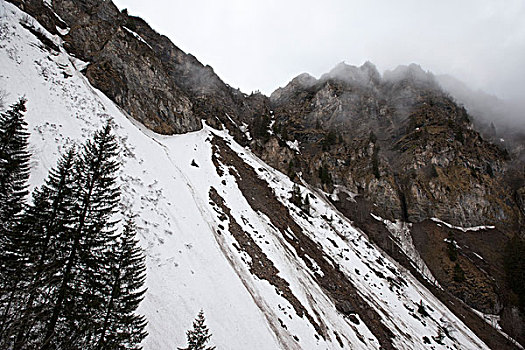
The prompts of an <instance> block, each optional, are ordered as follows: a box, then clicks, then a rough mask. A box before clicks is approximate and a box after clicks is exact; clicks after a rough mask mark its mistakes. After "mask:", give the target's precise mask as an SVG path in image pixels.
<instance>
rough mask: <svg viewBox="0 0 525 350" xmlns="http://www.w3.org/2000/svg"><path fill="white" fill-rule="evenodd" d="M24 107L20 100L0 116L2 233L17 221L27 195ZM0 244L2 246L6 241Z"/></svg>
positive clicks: (0, 218) (26, 134) (0, 216)
mask: <svg viewBox="0 0 525 350" xmlns="http://www.w3.org/2000/svg"><path fill="white" fill-rule="evenodd" d="M25 103H26V100H25V99H23V98H21V99H20V100H19V101H18V102H17V103H15V104H13V105H12V106H11V107H10V109H9V110H8V111H6V112H5V113H2V114H1V115H0V116H1V117H0V225H1V227H2V229H3V230H6V229H9V225H10V224H12V223H13V222H16V221H17V219H18V218H19V215H20V212H21V211H22V209H23V206H24V200H25V196H26V195H27V192H28V191H27V186H28V183H27V180H28V179H29V158H30V154H29V151H28V138H29V133H28V132H27V123H26V121H25V120H24V115H23V113H24V112H25V111H26V107H25ZM4 234H5V233H2V236H3V235H4ZM0 243H5V237H2V241H1V242H0Z"/></svg>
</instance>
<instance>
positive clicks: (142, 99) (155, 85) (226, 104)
mask: <svg viewBox="0 0 525 350" xmlns="http://www.w3.org/2000/svg"><path fill="white" fill-rule="evenodd" d="M11 2H13V3H14V4H15V5H17V6H19V7H20V8H22V9H23V10H25V11H26V12H28V13H29V14H31V15H33V16H34V17H36V18H37V19H38V20H39V21H40V22H41V23H42V24H43V25H44V26H45V27H46V29H48V30H49V31H50V32H51V33H54V34H57V35H60V36H61V37H62V39H63V40H64V45H63V46H64V48H65V49H66V50H67V51H68V52H69V53H71V54H73V55H74V56H76V57H77V58H79V59H81V60H83V61H85V62H87V63H88V65H87V67H86V69H85V74H86V77H87V78H88V79H89V81H90V83H91V84H92V85H93V86H95V87H96V88H98V89H100V90H101V91H102V92H103V93H104V94H106V95H107V96H108V97H109V98H111V99H112V100H113V101H114V102H115V103H116V104H117V105H119V106H120V107H122V108H123V109H124V110H125V111H126V112H128V113H129V114H130V115H131V116H132V117H133V118H135V119H136V120H138V121H140V122H141V123H143V124H144V125H146V126H147V127H148V128H150V129H152V130H153V131H156V132H158V133H161V134H174V133H185V132H189V131H194V130H198V129H200V128H201V127H202V122H201V120H202V119H205V120H207V121H208V122H209V123H210V124H212V125H214V126H216V127H221V126H222V125H225V126H226V127H228V129H230V130H231V131H232V132H233V133H234V134H235V135H236V136H237V137H238V138H239V139H240V141H244V142H246V140H243V138H244V134H243V133H242V132H240V131H239V126H240V125H241V124H242V122H241V121H244V120H249V119H251V118H252V117H253V116H254V115H256V114H257V113H258V111H259V110H265V107H264V106H265V105H267V98H266V97H264V96H262V95H251V96H248V95H245V94H243V93H242V92H240V91H239V90H236V89H233V88H231V87H230V86H228V85H227V84H225V83H224V82H223V81H222V80H221V79H220V78H219V77H218V76H217V75H216V74H215V72H214V71H213V69H212V68H211V67H209V66H204V65H203V64H201V63H200V62H199V61H198V60H197V59H196V58H195V57H194V56H192V55H190V54H186V53H184V52H183V51H182V50H180V49H179V48H178V47H176V46H175V45H174V44H173V43H172V42H171V41H170V40H169V39H168V38H167V37H165V36H163V35H160V34H158V33H157V32H155V31H154V30H153V29H152V28H151V27H150V26H149V25H148V24H147V23H146V22H145V21H144V20H142V19H140V18H138V17H133V16H130V15H128V13H127V11H123V12H120V11H119V10H118V8H117V7H116V6H115V5H114V4H113V3H112V2H110V1H101V0H86V1H73V0H55V1H53V2H52V3H51V4H52V5H51V6H52V7H49V6H48V5H47V4H46V3H44V2H43V1H42V0H28V1H21V0H11ZM57 27H58V28H61V30H60V31H59V30H57ZM61 33H66V34H63V35H62V34H61Z"/></svg>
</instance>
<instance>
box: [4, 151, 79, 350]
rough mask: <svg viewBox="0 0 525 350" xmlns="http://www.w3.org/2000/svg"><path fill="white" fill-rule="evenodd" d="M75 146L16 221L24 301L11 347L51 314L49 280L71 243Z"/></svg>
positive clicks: (31, 336) (24, 343)
mask: <svg viewBox="0 0 525 350" xmlns="http://www.w3.org/2000/svg"><path fill="white" fill-rule="evenodd" d="M76 155H77V154H76V151H75V149H74V148H72V149H70V150H68V151H67V152H66V153H65V154H64V155H63V156H62V157H61V158H60V159H59V161H58V164H57V167H56V168H55V169H52V170H51V171H50V173H49V175H48V178H47V180H46V182H45V183H44V185H42V187H41V188H39V189H36V190H35V192H34V193H33V201H32V203H31V204H30V205H29V206H28V208H27V210H26V212H25V215H24V216H23V218H22V220H21V224H20V225H19V227H18V229H17V231H18V237H17V239H16V240H15V244H16V249H17V250H18V252H19V255H20V256H24V257H25V259H24V261H25V263H24V265H23V270H24V271H26V274H25V286H24V288H25V289H26V294H27V302H25V303H24V306H23V312H22V318H21V319H20V325H21V326H20V327H19V329H18V330H17V336H16V343H15V346H14V348H15V349H21V348H23V347H25V348H27V347H28V346H29V345H30V344H32V342H33V341H35V339H36V338H37V337H38V334H39V333H41V329H39V325H41V324H42V323H43V322H45V320H49V318H50V307H49V306H50V305H53V302H54V300H53V296H55V295H56V286H54V285H53V283H52V281H53V280H54V278H55V276H59V275H60V273H61V270H62V269H63V266H64V263H65V258H66V256H65V254H64V252H65V251H67V249H68V247H70V246H71V244H72V239H71V237H72V235H71V230H72V227H73V217H72V215H71V213H72V210H73V208H74V206H75V204H76V201H77V198H76V196H75V193H74V188H75V184H76V176H75V172H74V165H75V160H76Z"/></svg>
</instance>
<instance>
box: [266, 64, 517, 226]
mask: <svg viewBox="0 0 525 350" xmlns="http://www.w3.org/2000/svg"><path fill="white" fill-rule="evenodd" d="M271 101H272V103H273V107H274V109H275V115H276V122H275V123H276V124H277V125H279V127H280V128H286V130H287V137H288V138H289V139H297V140H298V141H299V143H300V144H301V146H302V148H301V155H300V156H299V157H298V158H300V159H299V161H296V162H295V163H296V164H305V166H303V167H302V168H301V169H294V170H295V172H299V171H301V172H302V173H303V175H304V177H305V178H306V179H308V180H309V181H310V182H312V183H318V184H322V185H324V186H325V187H327V189H329V188H330V185H332V184H334V185H341V186H344V187H346V188H347V189H349V190H351V191H355V192H357V193H358V194H362V195H363V196H364V197H365V198H366V199H367V200H369V201H370V202H372V203H375V204H376V207H375V208H374V212H375V213H376V214H378V215H381V216H383V217H385V218H389V219H391V220H394V219H404V220H407V221H411V222H420V221H422V220H425V219H427V218H431V217H438V218H440V219H443V220H445V221H448V222H451V223H454V224H455V225H458V226H475V225H488V224H502V223H505V224H506V225H508V224H511V225H514V227H516V224H517V222H518V217H519V216H520V214H519V210H518V209H517V205H516V202H515V200H514V199H513V198H512V191H509V190H508V188H507V184H506V182H505V181H504V180H503V179H504V177H505V170H506V166H507V162H506V161H507V158H506V157H507V155H506V153H505V151H504V150H502V149H500V148H499V147H498V146H495V145H493V144H491V143H489V142H486V141H484V140H483V139H482V138H481V137H480V135H479V134H478V133H477V132H476V131H475V130H473V126H472V124H471V121H470V119H469V116H468V114H467V112H466V111H465V109H464V108H462V107H459V106H457V105H456V104H455V102H454V101H453V100H452V99H451V98H450V97H449V96H448V95H447V94H446V93H444V92H443V91H442V90H441V89H440V87H439V85H438V84H437V83H436V81H435V79H434V77H433V75H432V74H430V73H426V72H424V71H423V70H422V69H421V68H420V67H419V66H417V65H410V66H402V67H399V68H397V69H396V70H394V71H392V72H387V73H385V74H384V76H383V77H381V76H380V75H379V73H378V72H377V70H376V69H375V67H373V65H372V64H370V63H366V64H365V65H363V66H362V67H353V66H348V65H345V64H339V65H338V66H337V67H335V68H334V69H333V70H332V71H331V72H329V73H328V74H325V75H323V76H322V77H321V79H319V80H315V78H312V77H310V76H307V75H301V76H299V77H297V78H295V79H294V80H292V81H291V82H290V84H288V85H287V86H286V87H284V88H281V89H278V90H277V91H276V92H275V93H274V94H272V96H271ZM280 136H281V137H282V135H280ZM277 138H279V136H278V137H277ZM274 153H275V152H274ZM262 155H263V157H264V159H265V160H267V161H268V162H270V163H272V161H273V159H271V157H266V156H265V154H264V153H263V154H262ZM273 164H274V165H276V166H279V167H280V168H281V169H282V170H283V171H288V169H286V168H284V167H283V164H277V163H273ZM321 167H325V168H326V169H327V170H328V173H329V174H330V177H331V179H324V180H323V179H321V177H320V170H319V169H320V168H321Z"/></svg>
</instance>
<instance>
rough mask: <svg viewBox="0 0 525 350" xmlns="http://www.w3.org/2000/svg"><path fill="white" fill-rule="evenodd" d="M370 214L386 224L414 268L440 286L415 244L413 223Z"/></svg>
mask: <svg viewBox="0 0 525 350" xmlns="http://www.w3.org/2000/svg"><path fill="white" fill-rule="evenodd" d="M370 215H372V217H373V218H374V219H376V220H377V221H380V222H382V223H384V224H385V226H386V228H387V230H388V232H390V234H391V235H392V237H394V239H395V241H394V242H395V243H396V244H397V246H398V247H399V248H400V249H401V251H402V252H403V253H405V255H406V256H407V257H408V259H410V262H411V263H412V266H414V268H415V269H416V270H418V271H419V272H420V273H421V275H422V276H423V277H424V278H426V279H427V280H428V281H429V282H431V283H432V284H434V285H436V286H438V285H439V284H438V282H437V280H436V278H435V277H434V276H433V275H432V272H431V271H430V269H429V268H428V266H427V264H425V261H424V260H423V258H421V255H420V254H419V252H418V251H417V249H416V247H415V245H414V242H413V240H412V234H411V233H410V229H411V228H412V224H410V223H406V222H403V221H401V220H396V222H392V221H390V220H387V219H383V218H381V217H380V216H377V215H374V214H372V213H370Z"/></svg>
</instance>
